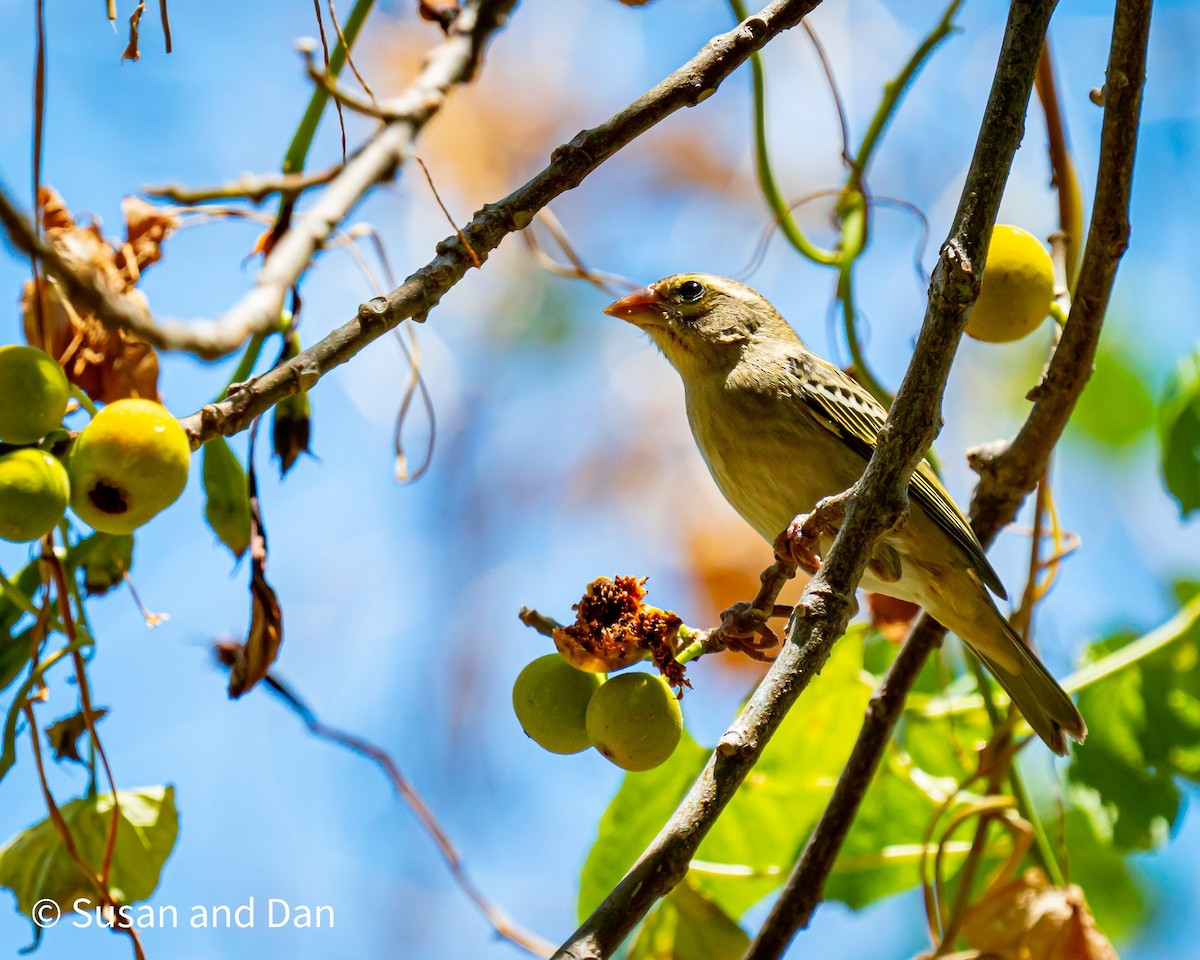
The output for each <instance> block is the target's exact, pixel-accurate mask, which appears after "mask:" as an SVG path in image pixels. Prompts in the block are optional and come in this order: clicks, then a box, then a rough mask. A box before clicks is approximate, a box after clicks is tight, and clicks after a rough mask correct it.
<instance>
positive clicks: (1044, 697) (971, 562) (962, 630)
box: [605, 274, 1087, 754]
mask: <svg viewBox="0 0 1200 960" xmlns="http://www.w3.org/2000/svg"><path fill="white" fill-rule="evenodd" d="M605 312H607V313H610V314H612V315H613V316H617V317H621V318H622V319H625V320H628V321H630V322H631V323H633V324H635V325H636V326H638V327H641V328H642V329H643V330H645V331H646V332H647V333H648V334H649V335H650V337H651V339H652V340H653V341H654V342H655V343H656V344H657V345H658V347H659V348H660V349H661V350H662V352H663V353H664V354H665V355H666V358H667V359H668V360H669V361H670V362H671V365H672V366H674V367H675V369H676V370H677V371H678V373H679V375H680V377H681V378H682V379H683V385H684V394H685V398H686V402H687V414H688V422H689V423H690V424H691V428H692V434H693V436H694V437H695V439H696V444H697V446H699V448H700V453H701V454H702V455H703V457H704V460H705V462H706V463H707V464H708V468H709V471H710V472H711V473H712V476H713V479H714V480H715V481H716V483H717V486H718V487H719V488H720V490H721V492H722V493H723V494H724V495H725V499H726V500H728V501H729V503H730V504H731V505H732V506H733V507H734V509H735V510H737V512H738V513H740V514H741V515H742V517H743V518H744V519H745V520H746V522H747V523H749V524H750V525H751V526H752V527H753V528H754V529H755V530H756V531H757V532H758V533H759V534H760V535H761V536H762V537H763V538H764V539H765V540H766V541H767V542H768V543H772V542H774V541H775V539H776V538H777V537H778V535H779V534H780V533H782V532H783V531H784V529H785V528H786V527H787V526H788V524H789V523H790V522H791V521H792V519H793V518H794V517H795V516H797V515H798V514H802V513H808V512H810V511H811V510H812V509H813V508H814V507H815V506H816V504H817V502H818V501H820V500H821V499H822V498H823V497H828V496H832V495H834V494H837V493H841V492H842V491H843V490H846V489H848V488H849V487H850V486H852V485H853V484H854V482H855V481H856V480H858V478H859V477H860V476H861V475H862V472H863V470H864V468H865V467H866V464H867V460H868V459H869V458H870V456H871V452H872V451H873V450H874V448H875V444H876V441H877V439H878V436H879V431H880V429H881V428H882V427H883V424H884V421H885V420H886V419H887V412H886V411H885V410H884V408H883V407H882V406H880V404H879V403H878V402H877V401H876V400H875V399H874V397H872V396H871V395H870V394H869V393H868V392H867V391H866V390H864V389H863V388H862V387H860V386H859V385H858V384H857V383H856V382H855V381H854V380H852V379H851V378H850V377H848V376H847V375H846V374H845V373H843V372H842V371H841V370H839V369H838V368H837V367H835V366H833V365H832V364H830V363H827V362H826V361H824V360H822V359H821V358H820V357H818V356H816V355H815V354H813V353H812V352H811V351H809V350H808V348H807V347H805V345H804V343H803V342H802V341H801V340H800V338H799V337H798V336H796V333H795V331H794V330H792V328H791V327H790V326H789V325H788V323H787V321H786V320H784V319H783V317H782V316H780V315H779V313H778V312H777V311H776V310H775V308H774V307H773V306H771V304H770V303H769V302H767V300H766V299H764V298H763V297H762V296H761V295H760V294H758V293H756V292H755V291H754V290H752V289H750V288H749V287H747V286H745V285H744V284H741V283H737V282H736V281H733V280H727V279H724V278H721V277H713V276H708V275H706V274H680V275H677V276H672V277H667V278H666V279H663V280H660V281H658V282H657V283H654V284H651V285H650V286H649V287H646V288H644V289H642V290H639V291H637V292H636V293H632V294H630V295H629V296H627V297H623V298H622V299H620V300H618V301H617V302H616V303H614V304H612V305H611V306H609V307H608V308H607V310H606V311H605ZM909 495H910V497H911V500H912V514H911V516H910V518H909V520H908V521H907V523H905V524H904V526H903V527H901V528H900V529H899V530H896V531H893V532H892V533H890V534H888V535H887V536H886V537H885V538H884V540H883V542H882V543H881V544H880V545H879V547H878V548H877V549H876V551H875V553H874V554H873V555H872V557H871V560H870V562H869V564H868V569H867V572H866V574H865V575H864V576H863V579H862V586H863V588H864V589H867V590H872V591H874V592H876V593H882V594H886V595H888V596H892V597H899V598H901V599H904V600H910V601H912V602H914V603H917V604H920V605H921V606H922V607H924V608H925V610H927V611H928V612H929V614H930V615H931V616H932V617H934V618H935V619H936V620H938V621H939V622H940V623H942V624H944V625H945V626H946V627H948V628H949V629H950V630H953V631H954V632H955V633H956V634H958V635H959V636H960V637H962V639H963V640H965V641H966V642H967V643H968V644H969V645H970V646H971V648H972V649H973V650H974V651H975V652H976V653H977V654H978V655H979V657H980V658H981V659H982V660H983V662H984V663H985V664H987V666H988V668H989V669H990V670H991V671H992V673H993V674H995V676H996V678H997V679H998V680H999V681H1000V683H1001V685H1002V686H1003V687H1004V689H1005V690H1006V691H1007V692H1008V694H1009V696H1010V697H1011V698H1012V700H1013V702H1014V703H1015V704H1016V705H1017V707H1018V708H1019V709H1020V710H1021V712H1022V713H1023V714H1024V716H1025V718H1026V719H1027V720H1028V721H1029V724H1030V726H1032V727H1033V729H1034V730H1035V731H1036V732H1037V733H1038V735H1039V736H1040V737H1041V738H1042V739H1043V740H1045V741H1046V743H1047V744H1048V745H1049V746H1050V748H1051V749H1052V750H1053V751H1054V752H1055V753H1060V754H1061V753H1065V752H1066V750H1067V737H1068V736H1069V737H1072V738H1073V739H1075V740H1082V739H1083V738H1084V736H1085V735H1086V733H1087V727H1086V726H1085V724H1084V722H1083V718H1082V717H1081V716H1080V715H1079V711H1078V710H1076V708H1075V705H1074V704H1073V703H1072V702H1071V698H1070V697H1069V696H1068V695H1067V694H1066V692H1065V691H1063V689H1062V688H1061V687H1060V686H1059V685H1058V683H1057V682H1056V681H1055V680H1054V678H1053V677H1052V676H1051V675H1050V673H1049V672H1048V671H1047V670H1046V668H1045V667H1044V666H1043V665H1042V663H1041V661H1040V660H1039V659H1038V658H1037V655H1036V654H1034V653H1033V651H1031V650H1030V649H1029V648H1028V647H1027V646H1026V645H1025V644H1024V643H1023V642H1022V640H1021V638H1020V637H1019V636H1017V634H1016V633H1015V632H1014V631H1013V629H1012V627H1011V626H1010V625H1009V623H1008V621H1007V620H1005V618H1004V617H1003V616H1002V615H1001V614H1000V611H999V610H998V609H997V608H996V604H995V603H994V602H993V600H992V598H991V595H990V594H989V593H988V590H989V589H991V590H993V591H995V592H996V593H997V594H998V595H1000V596H1001V597H1003V596H1004V586H1003V584H1002V583H1001V582H1000V578H999V577H998V576H997V575H996V572H995V571H994V570H993V569H992V566H991V564H990V563H988V560H987V558H986V557H985V556H984V553H983V548H982V547H981V546H980V545H979V541H978V540H977V539H976V537H975V535H974V533H973V532H972V531H971V527H970V525H969V524H968V522H967V520H966V518H965V517H964V516H963V514H962V511H961V510H959V509H958V507H957V506H956V505H955V504H954V501H953V500H952V499H951V498H950V495H949V494H948V493H947V492H946V490H945V488H944V487H943V486H942V485H941V483H940V482H939V481H938V479H937V476H936V475H935V474H934V472H933V470H932V469H931V468H930V467H929V465H928V464H927V463H924V462H923V463H922V464H921V465H920V467H918V469H917V470H916V472H915V473H914V474H913V477H912V480H911V481H910V485H909ZM829 544H830V541H829V540H824V541H823V542H822V550H827V549H828V547H829Z"/></svg>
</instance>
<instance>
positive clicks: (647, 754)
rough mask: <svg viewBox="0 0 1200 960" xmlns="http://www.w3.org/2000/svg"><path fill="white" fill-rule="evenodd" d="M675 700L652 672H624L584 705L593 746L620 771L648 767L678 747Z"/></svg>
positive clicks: (679, 718)
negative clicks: (619, 768) (586, 705)
mask: <svg viewBox="0 0 1200 960" xmlns="http://www.w3.org/2000/svg"><path fill="white" fill-rule="evenodd" d="M682 729H683V715H682V713H680V710H679V701H678V700H676V699H675V694H674V693H672V692H671V688H670V687H669V686H667V683H666V681H665V680H663V678H662V677H660V676H658V675H657V674H650V673H623V674H621V675H620V676H619V677H613V678H612V679H611V680H609V681H608V682H607V683H606V684H604V686H602V687H601V688H600V689H599V690H597V691H596V693H595V695H594V696H593V697H592V700H591V702H590V703H589V704H588V708H587V732H588V736H589V737H591V740H592V746H594V747H595V748H596V749H597V750H599V751H600V752H601V753H602V754H604V756H606V757H607V758H608V759H609V760H611V761H612V762H613V763H615V764H616V765H617V766H618V767H621V768H622V769H624V770H633V771H637V770H649V769H651V768H652V767H657V766H658V765H659V764H660V763H664V762H665V761H666V760H667V758H668V757H670V756H671V754H672V753H674V752H675V748H676V747H677V746H678V745H679V737H680V734H681V731H682Z"/></svg>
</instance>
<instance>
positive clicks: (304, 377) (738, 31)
mask: <svg viewBox="0 0 1200 960" xmlns="http://www.w3.org/2000/svg"><path fill="white" fill-rule="evenodd" d="M819 3H820V0H773V2H771V3H769V4H768V5H767V6H766V7H764V8H763V9H762V10H761V11H760V12H759V13H757V14H755V15H754V16H752V17H750V18H749V19H748V20H746V21H745V22H744V23H742V24H741V25H740V26H738V27H737V28H735V29H733V30H731V31H729V32H728V33H724V34H720V35H719V36H716V37H714V38H713V39H712V40H710V41H709V42H708V43H707V44H706V45H705V47H704V49H703V50H701V51H700V52H699V53H698V54H696V56H695V57H693V58H692V59H691V60H689V61H688V62H687V63H685V64H684V65H683V66H682V67H680V68H679V69H678V70H676V71H675V72H674V73H672V74H671V75H670V76H669V77H667V78H666V79H665V80H663V81H662V82H661V83H659V84H657V85H656V86H654V87H652V88H651V89H650V90H648V91H647V92H646V93H644V94H642V96H640V97H639V98H638V99H637V100H635V101H634V102H633V103H631V104H630V105H629V106H627V107H626V108H625V109H623V110H621V111H620V112H619V113H617V114H615V115H614V116H612V117H610V118H609V119H608V120H606V121H604V123H602V124H600V125H599V126H597V127H593V128H592V129H590V130H585V131H583V132H582V133H580V134H579V135H578V136H576V137H575V139H574V140H572V141H571V142H570V143H567V144H564V145H563V146H560V147H558V148H557V149H555V151H554V152H553V154H551V158H550V164H549V166H547V167H546V168H545V169H543V170H542V171H541V173H539V174H537V176H535V177H534V178H533V179H532V180H530V181H529V182H528V183H526V184H525V185H524V186H521V187H519V188H518V189H517V190H515V191H514V192H513V193H511V194H509V195H508V196H507V197H505V198H504V199H503V200H501V201H499V202H498V203H494V204H488V205H485V206H484V208H483V209H482V210H480V211H479V212H478V213H476V214H475V216H474V218H473V219H472V220H471V222H470V223H469V224H468V225H467V226H466V227H464V228H463V231H462V232H463V235H464V236H465V237H466V238H467V242H468V243H469V245H470V247H471V249H473V250H474V251H475V253H476V254H477V255H478V257H479V258H480V259H481V260H484V259H486V258H487V255H488V254H489V253H491V251H493V250H495V249H496V247H498V246H499V245H500V243H501V241H503V240H504V238H505V237H507V236H508V235H509V234H512V233H515V232H517V231H518V230H523V229H525V227H527V226H528V225H529V224H530V222H532V220H533V218H534V216H535V215H536V214H537V212H538V211H539V210H541V209H542V208H543V207H545V206H546V205H547V204H548V203H550V202H551V201H552V200H554V199H555V198H556V197H558V196H560V195H562V194H563V193H566V192H567V191H568V190H572V189H574V188H575V187H577V186H579V184H580V183H582V182H583V180H584V179H585V178H586V177H587V176H588V174H590V173H592V171H594V170H595V169H596V168H597V167H599V166H600V164H601V163H603V162H604V161H605V160H607V159H609V157H611V156H613V155H614V154H615V153H617V151H618V150H620V149H621V148H622V147H624V146H626V145H627V144H628V143H630V142H631V141H633V140H634V139H635V138H637V137H638V136H640V135H641V134H643V133H645V132H646V131H647V130H649V129H650V128H651V127H653V126H654V125H655V124H657V123H659V122H660V121H661V120H663V119H664V118H665V117H668V116H670V115H671V114H672V113H674V112H675V111H676V110H679V109H680V108H682V107H691V106H695V105H696V104H698V103H700V102H701V101H702V100H704V99H706V98H707V97H709V96H711V95H712V93H713V92H714V91H715V90H716V89H717V87H718V86H719V85H720V84H721V82H722V81H723V80H724V79H725V78H726V77H728V76H729V75H730V74H731V73H733V71H734V70H736V69H737V68H738V66H740V65H741V64H742V63H743V62H745V60H746V58H747V57H749V56H750V54H751V53H753V52H754V51H755V50H758V49H760V48H761V47H763V46H764V45H765V44H766V43H767V42H768V41H770V40H771V39H772V38H773V37H775V36H777V35H778V34H779V33H781V32H783V31H784V30H787V29H788V28H790V27H793V26H795V25H796V24H797V23H799V22H800V20H801V19H803V17H804V15H805V14H807V13H808V12H809V11H810V10H812V9H813V8H815V7H816V6H817V5H818V4H819ZM471 266H472V261H471V257H470V255H469V253H468V251H467V249H466V247H465V246H464V245H463V243H462V241H461V240H460V239H459V238H458V237H457V236H453V237H448V238H447V239H445V240H443V241H442V242H441V243H439V244H438V246H437V256H435V257H434V259H433V260H431V261H430V262H429V263H428V264H427V265H426V266H424V267H422V268H421V269H420V270H418V271H417V272H416V273H414V274H413V275H412V276H410V277H409V278H408V279H407V280H405V281H404V283H403V284H401V286H399V287H398V288H397V289H395V290H393V291H392V292H391V293H389V294H388V295H387V296H386V297H376V298H375V299H373V300H370V301H368V302H367V303H364V304H363V305H362V306H360V307H359V309H358V316H357V317H356V318H355V319H353V320H351V321H350V322H349V323H347V324H344V325H343V326H341V327H339V328H338V329H337V330H334V331H333V332H332V333H330V334H329V335H328V336H327V337H325V338H324V339H323V340H321V341H319V342H318V343H316V344H314V345H313V346H312V347H310V348H309V349H307V350H305V351H304V352H303V353H301V354H299V355H298V356H297V357H295V358H294V359H293V360H290V361H288V362H287V363H285V364H281V365H280V366H278V367H276V368H275V369H273V370H271V371H269V372H267V373H265V374H263V375H262V376H261V377H258V378H256V379H255V380H252V381H250V382H249V383H247V384H245V385H244V386H242V387H241V388H240V389H238V390H234V391H232V392H231V393H230V394H229V396H228V397H226V398H225V399H224V400H223V401H221V402H220V403H214V404H210V405H208V406H206V407H204V408H203V409H202V410H200V411H199V412H197V413H195V414H193V415H192V416H190V417H185V418H184V419H183V420H182V421H181V422H182V423H183V426H184V428H185V429H186V430H187V432H188V436H189V437H190V438H191V441H192V447H193V448H195V447H198V446H199V445H200V444H202V443H203V442H204V441H206V440H210V439H212V438H213V437H215V436H217V435H218V434H224V435H225V436H229V435H231V434H234V433H238V432H239V431H241V430H245V429H246V427H247V426H249V424H250V422H251V421H252V420H253V419H254V418H255V417H257V416H258V415H259V414H260V413H262V412H263V411H264V410H267V409H269V408H270V407H271V406H272V405H273V404H275V403H277V402H278V401H280V400H282V399H283V398H284V397H286V396H288V395H289V394H292V393H296V392H297V391H299V390H307V389H309V388H311V387H312V386H313V384H314V383H316V382H317V380H319V379H320V378H321V377H322V376H324V375H325V374H326V373H328V372H329V371H330V370H332V369H333V368H334V367H336V366H338V365H339V364H342V363H345V362H346V361H347V360H349V359H350V358H351V357H353V356H354V355H355V354H356V353H358V352H359V351H360V350H362V349H363V348H364V347H365V346H367V344H369V343H371V342H372V341H374V340H376V339H378V338H379V337H381V336H383V334H385V333H386V332H387V331H389V330H391V329H392V328H394V327H396V326H398V325H399V324H400V323H402V322H403V321H405V320H407V319H409V318H410V317H423V316H424V315H425V314H427V313H428V312H429V311H430V310H431V309H433V307H435V306H436V305H437V303H438V302H439V301H440V300H441V298H442V297H443V296H445V295H446V293H447V292H448V291H449V290H450V288H451V287H453V286H454V285H455V284H456V283H458V281H459V280H461V279H462V278H463V276H464V275H465V274H466V272H467V270H468V269H469V268H470V267H471Z"/></svg>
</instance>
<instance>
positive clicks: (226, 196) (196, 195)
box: [142, 166, 342, 206]
mask: <svg viewBox="0 0 1200 960" xmlns="http://www.w3.org/2000/svg"><path fill="white" fill-rule="evenodd" d="M341 169H342V168H341V166H336V167H330V168H329V169H327V170H321V171H319V172H317V173H306V172H304V171H301V172H300V173H268V174H254V173H244V174H242V175H241V176H240V177H238V178H237V179H236V180H230V181H229V182H228V183H222V184H219V185H218V186H215V187H189V186H186V185H184V184H182V183H164V184H161V185H157V186H148V187H142V193H144V194H146V195H147V196H150V197H158V198H161V199H163V200H170V201H172V202H173V203H180V204H183V205H184V206H192V205H193V204H197V203H210V202H212V201H213V200H249V201H250V202H251V203H262V202H263V201H264V200H266V199H267V197H269V196H271V195H272V194H276V193H290V194H299V193H303V192H304V191H305V190H308V189H311V188H312V187H319V186H323V185H324V184H326V183H329V181H330V180H332V179H333V178H334V177H336V176H337V174H338V171H340V170H341Z"/></svg>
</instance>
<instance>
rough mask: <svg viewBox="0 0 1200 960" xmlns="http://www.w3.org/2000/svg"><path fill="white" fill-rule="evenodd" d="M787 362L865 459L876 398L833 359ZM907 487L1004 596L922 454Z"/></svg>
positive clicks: (830, 424)
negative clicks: (840, 368) (834, 362)
mask: <svg viewBox="0 0 1200 960" xmlns="http://www.w3.org/2000/svg"><path fill="white" fill-rule="evenodd" d="M791 365H792V370H793V372H794V374H795V376H796V378H797V380H798V381H799V386H800V391H799V395H800V397H802V398H803V400H804V402H805V404H806V406H807V407H808V410H809V412H810V413H811V414H812V415H813V416H814V417H815V418H816V420H817V421H818V422H819V423H820V424H821V425H822V426H824V427H825V428H826V429H828V430H831V431H832V432H833V433H835V434H836V435H837V436H838V437H839V438H840V439H842V440H843V441H844V442H845V443H847V444H848V445H849V446H851V447H852V448H854V449H855V450H857V452H858V453H859V454H860V455H861V456H862V457H863V459H864V460H869V459H870V458H871V453H872V452H873V451H874V449H875V445H876V444H877V443H878V442H879V432H880V430H882V429H883V425H884V422H885V421H886V420H887V411H886V410H885V409H884V408H883V406H882V405H881V404H880V403H879V401H878V400H876V399H875V398H874V397H873V396H871V394H870V393H868V392H867V391H866V390H865V389H863V387H861V386H860V385H859V384H858V383H857V382H856V381H855V380H853V379H851V378H850V377H848V376H847V375H846V374H845V373H843V372H842V371H841V370H839V369H838V368H837V367H835V366H834V365H833V364H831V363H827V362H826V361H824V360H822V359H821V358H820V357H817V356H815V355H813V354H809V355H807V356H803V357H800V356H793V357H792V358H791ZM908 492H909V494H910V495H911V496H912V497H913V499H915V500H916V501H917V503H918V504H920V505H921V506H922V507H923V508H924V509H925V512H926V513H928V514H929V516H931V517H932V518H933V520H934V522H935V523H937V525H938V526H939V527H941V528H942V529H943V530H944V531H945V532H946V533H947V534H949V535H950V538H951V539H952V540H954V542H955V543H957V544H958V545H959V546H961V547H962V548H963V550H964V551H965V552H966V554H967V557H968V558H969V559H970V561H971V566H972V567H973V568H974V569H975V570H976V571H978V573H979V575H980V577H981V578H982V580H983V582H984V583H986V584H987V585H988V586H989V587H990V588H991V589H992V591H993V592H994V593H995V594H996V595H997V596H999V597H1000V598H1001V599H1007V596H1008V594H1007V593H1006V592H1005V590H1004V584H1003V583H1001V581H1000V577H999V576H998V575H997V574H996V571H995V570H994V569H993V568H992V565H991V564H990V563H989V562H988V559H987V557H986V556H985V555H984V552H983V547H982V546H981V545H980V543H979V540H978V539H977V538H976V536H975V532H974V531H973V530H972V529H971V525H970V523H968V521H967V518H966V517H964V516H963V514H962V511H961V510H959V509H958V506H957V505H956V504H955V503H954V501H953V500H952V499H951V498H950V494H949V493H948V492H947V491H946V488H945V487H943V486H942V484H941V481H940V480H938V478H937V474H935V473H934V472H933V468H932V467H931V466H930V465H929V463H928V461H926V460H922V461H921V462H920V463H919V464H918V465H917V469H916V470H914V471H913V475H912V479H911V480H910V481H909V487H908Z"/></svg>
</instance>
